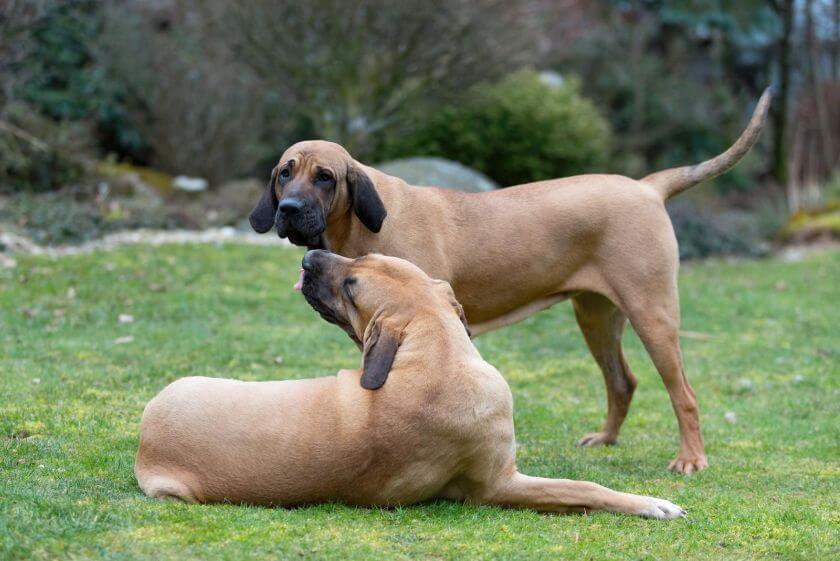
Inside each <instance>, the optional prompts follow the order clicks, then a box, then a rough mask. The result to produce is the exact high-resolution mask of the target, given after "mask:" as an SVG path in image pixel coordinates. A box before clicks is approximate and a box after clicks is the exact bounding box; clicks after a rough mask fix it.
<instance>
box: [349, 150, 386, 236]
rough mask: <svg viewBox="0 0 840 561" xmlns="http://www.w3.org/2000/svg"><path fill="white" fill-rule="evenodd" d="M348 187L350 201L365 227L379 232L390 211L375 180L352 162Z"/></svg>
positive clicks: (376, 232)
mask: <svg viewBox="0 0 840 561" xmlns="http://www.w3.org/2000/svg"><path fill="white" fill-rule="evenodd" d="M347 188H348V190H349V191H350V201H351V203H352V205H353V211H354V212H355V213H356V216H358V217H359V220H361V221H362V224H364V225H365V228H367V229H368V230H370V231H371V232H373V233H374V234H378V233H379V230H381V229H382V222H383V221H384V220H385V217H386V216H387V215H388V212H387V211H386V210H385V205H384V204H382V199H380V198H379V194H378V193H377V192H376V188H375V187H374V186H373V181H371V180H370V177H368V175H367V174H366V173H365V172H363V171H362V170H360V169H359V168H358V167H357V166H356V165H354V164H350V166H349V167H348V169H347Z"/></svg>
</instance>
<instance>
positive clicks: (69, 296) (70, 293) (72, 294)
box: [67, 286, 76, 300]
mask: <svg viewBox="0 0 840 561" xmlns="http://www.w3.org/2000/svg"><path fill="white" fill-rule="evenodd" d="M75 297H76V289H75V288H73V287H72V286H71V287H70V288H68V289H67V299H68V300H73V299H74V298H75Z"/></svg>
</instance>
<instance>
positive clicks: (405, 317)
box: [301, 250, 470, 390]
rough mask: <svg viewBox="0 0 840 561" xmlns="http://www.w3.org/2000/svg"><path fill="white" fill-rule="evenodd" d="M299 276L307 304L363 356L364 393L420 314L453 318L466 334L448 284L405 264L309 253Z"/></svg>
mask: <svg viewBox="0 0 840 561" xmlns="http://www.w3.org/2000/svg"><path fill="white" fill-rule="evenodd" d="M301 274H302V275H303V278H302V281H301V290H302V291H303V295H304V297H305V298H306V301H307V302H309V304H310V305H311V306H312V307H313V308H314V309H315V310H316V311H317V312H318V313H320V314H321V317H323V318H324V319H326V320H327V321H328V322H330V323H334V324H336V325H338V326H339V327H341V328H342V329H344V331H346V332H347V334H348V335H350V338H352V339H353V341H355V342H356V344H357V345H358V346H359V348H360V349H362V351H363V352H364V372H363V374H362V379H361V384H362V387H364V388H366V389H369V390H375V389H378V388H380V387H382V385H383V384H384V383H385V380H386V379H387V378H388V373H389V372H390V371H391V365H392V364H393V362H394V357H395V356H396V354H397V350H398V349H399V346H400V344H401V343H402V341H403V337H404V335H405V332H406V328H407V326H408V324H409V323H410V322H411V321H412V319H414V318H416V317H418V316H421V315H423V314H437V315H443V316H444V317H445V318H449V317H453V318H454V317H458V318H459V319H460V321H461V323H462V324H463V326H464V328H465V329H466V332H467V335H469V333H470V331H469V328H468V327H467V320H466V319H465V317H464V310H463V308H462V307H461V305H460V304H459V303H458V302H457V300H455V294H454V293H453V292H452V287H450V286H449V283H447V282H445V281H439V280H433V279H431V278H429V276H428V275H426V273H424V272H423V271H422V270H420V268H419V267H417V266H416V265H414V264H412V263H410V262H408V261H405V260H404V259H398V258H396V257H386V256H384V255H379V254H371V255H366V256H364V257H359V258H358V259H348V258H346V257H341V256H339V255H336V254H334V253H330V252H328V251H323V250H312V251H309V252H307V253H306V255H304V257H303V271H302V273H301ZM458 329H460V328H458Z"/></svg>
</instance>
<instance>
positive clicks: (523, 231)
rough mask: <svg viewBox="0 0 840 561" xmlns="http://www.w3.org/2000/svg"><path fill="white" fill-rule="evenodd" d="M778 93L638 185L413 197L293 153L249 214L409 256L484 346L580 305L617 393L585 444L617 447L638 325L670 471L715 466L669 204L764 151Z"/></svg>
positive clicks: (300, 151) (321, 242)
mask: <svg viewBox="0 0 840 561" xmlns="http://www.w3.org/2000/svg"><path fill="white" fill-rule="evenodd" d="M770 98H771V94H770V91H769V89H768V91H765V92H764V95H762V97H761V99H760V100H759V102H758V105H757V107H756V109H755V112H754V113H753V116H752V119H751V120H750V123H749V126H748V127H747V129H746V130H745V131H744V133H743V134H742V135H741V137H740V138H739V139H738V140H737V142H735V144H734V145H733V146H732V147H731V148H729V149H728V150H727V151H726V152H724V153H723V154H721V155H719V156H717V157H715V158H712V159H711V160H708V161H706V162H703V163H701V164H698V165H695V166H687V167H681V168H675V169H669V170H666V171H661V172H658V173H654V174H653V175H649V176H647V177H645V178H644V179H642V180H639V181H636V180H633V179H629V178H627V177H621V176H617V175H581V176H577V177H569V178H564V179H554V180H551V181H541V182H537V183H529V184H527V185H519V186H517V187H509V188H507V189H502V190H499V191H494V192H490V193H462V192H458V191H452V190H447V189H434V188H416V187H412V186H410V185H408V184H406V183H405V182H404V181H402V180H401V179H398V178H396V177H391V176H389V175H385V174H384V173H382V172H380V171H378V170H376V169H374V168H371V167H368V166H365V165H362V164H360V163H359V162H357V161H355V160H354V159H353V158H352V157H351V156H350V155H349V154H348V153H347V151H345V150H344V149H343V148H342V147H341V146H339V145H337V144H333V143H330V142H324V141H309V142H301V143H298V144H295V145H294V146H292V147H291V148H289V149H288V150H286V152H285V153H284V154H283V156H282V157H281V158H280V162H279V163H278V165H277V166H276V167H275V168H274V171H273V173H272V176H271V181H270V182H269V184H268V187H267V188H266V191H265V194H264V195H263V197H262V199H261V200H260V201H259V203H258V204H257V206H256V208H255V209H254V211H253V212H252V214H251V217H250V219H251V225H252V227H253V228H254V230H256V231H257V232H260V233H263V232H267V231H268V230H270V229H271V228H272V227H273V226H276V228H277V233H278V235H280V237H288V238H289V240H290V241H291V242H292V243H295V244H298V245H307V246H309V247H310V248H315V247H319V248H325V249H329V250H330V251H333V252H336V253H339V254H341V255H344V256H346V257H357V256H360V255H365V254H367V253H371V252H378V253H383V254H385V255H393V256H396V257H402V258H403V259H407V260H409V261H411V262H413V263H415V264H417V265H418V266H419V267H420V268H422V269H423V270H424V271H425V272H426V273H428V274H429V275H430V276H431V277H433V278H438V279H444V280H446V281H448V282H449V283H450V284H451V285H452V288H453V289H454V290H455V294H456V295H457V297H458V300H459V301H460V302H461V304H463V306H464V311H465V312H466V316H467V319H468V320H469V322H470V325H471V326H473V332H474V333H475V334H476V335H479V334H481V333H484V332H486V331H489V330H491V329H496V328H499V327H503V326H506V325H510V324H512V323H515V322H518V321H520V320H523V319H525V318H527V317H528V316H530V315H532V314H534V313H536V312H538V311H540V310H544V309H546V308H548V307H549V306H552V305H554V304H556V303H557V302H560V301H561V300H565V299H567V298H571V299H572V301H573V303H574V309H575V316H576V318H577V321H578V325H579V326H580V329H581V331H583V335H584V338H585V339H586V343H587V345H588V346H589V349H590V351H591V352H592V355H593V356H594V357H595V360H596V361H597V362H598V365H599V366H600V367H601V370H602V372H603V374H604V380H605V382H606V387H607V402H608V406H607V419H606V422H605V423H604V425H603V427H602V428H601V430H600V431H599V432H596V433H593V434H588V435H586V436H584V437H583V438H581V439H580V440H579V441H578V444H580V445H582V446H593V445H598V444H613V443H614V442H615V441H616V438H617V436H618V431H619V429H620V428H621V424H622V423H623V422H624V418H625V416H626V415H627V411H628V409H629V407H630V400H631V398H632V397H633V391H634V389H635V388H636V378H635V376H633V373H632V372H631V371H630V367H629V366H628V365H627V360H626V358H625V356H624V352H623V350H622V346H621V338H622V333H623V332H624V327H625V325H626V323H627V319H628V318H629V320H630V323H631V324H632V325H633V328H634V329H635V330H636V332H637V333H638V335H639V337H640V338H641V340H642V341H643V343H644V345H645V348H646V349H647V351H648V353H649V354H650V356H651V358H652V359H653V362H654V364H655V365H656V369H657V370H658V371H659V374H660V376H661V377H662V380H663V382H664V383H665V387H666V388H667V390H668V393H669V395H670V397H671V403H672V405H673V407H674V412H675V413H676V416H677V421H678V423H679V429H680V449H679V453H678V455H677V458H676V459H675V460H674V461H672V462H671V463H670V466H669V469H671V471H675V472H680V473H686V474H690V473H692V472H694V471H698V470H701V469H703V468H705V467H706V466H707V462H706V454H705V452H704V449H703V439H702V436H701V434H700V419H699V416H698V411H697V402H696V399H695V396H694V391H693V390H692V389H691V386H690V385H689V383H688V380H686V377H685V373H684V372H683V366H682V359H681V356H680V342H679V326H680V306H679V294H678V290H677V270H678V268H679V253H678V251H677V240H676V238H675V236H674V230H673V227H672V225H671V221H670V218H669V217H668V213H667V211H666V210H665V204H664V203H665V201H666V200H668V199H670V198H671V197H673V196H674V195H676V194H678V193H680V192H682V191H684V190H686V189H688V188H689V187H691V186H692V185H695V184H697V183H699V182H701V181H703V180H705V179H708V178H711V177H714V176H716V175H718V174H720V173H723V172H724V171H726V170H728V169H729V168H731V167H732V166H734V165H735V164H736V163H737V162H738V161H739V160H740V159H741V158H742V157H743V156H744V155H745V154H746V153H747V151H748V150H749V149H750V148H751V147H752V146H753V144H755V142H756V141H757V139H758V136H759V133H760V132H761V129H762V127H763V125H764V120H765V117H766V114H767V110H768V107H769V105H770Z"/></svg>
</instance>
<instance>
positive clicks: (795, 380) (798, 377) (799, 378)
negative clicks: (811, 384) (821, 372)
mask: <svg viewBox="0 0 840 561" xmlns="http://www.w3.org/2000/svg"><path fill="white" fill-rule="evenodd" d="M804 381H805V376H803V375H802V374H797V375H796V376H794V377H793V383H794V384H798V383H799V382H804Z"/></svg>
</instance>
